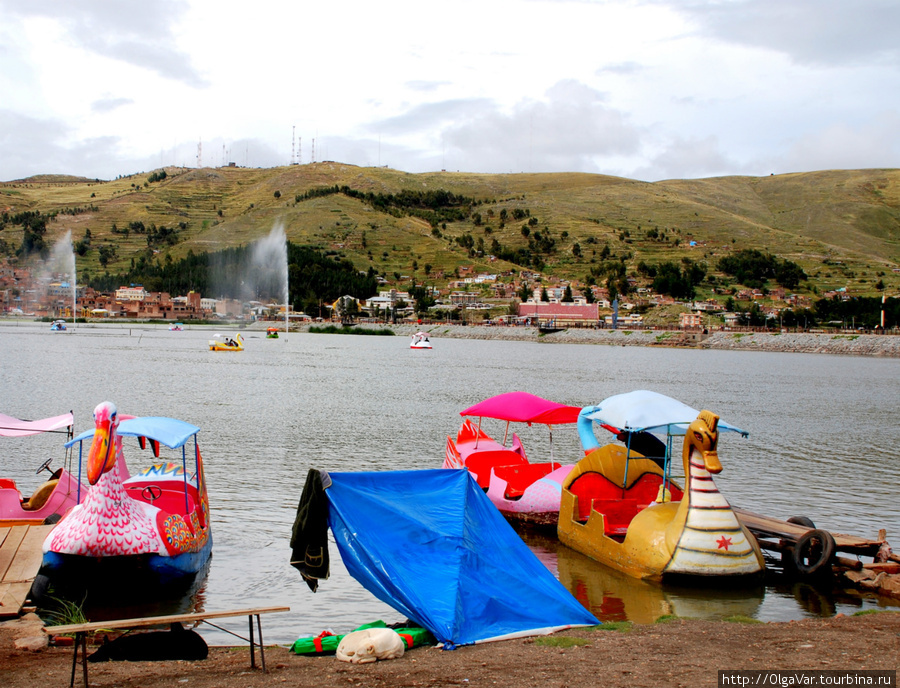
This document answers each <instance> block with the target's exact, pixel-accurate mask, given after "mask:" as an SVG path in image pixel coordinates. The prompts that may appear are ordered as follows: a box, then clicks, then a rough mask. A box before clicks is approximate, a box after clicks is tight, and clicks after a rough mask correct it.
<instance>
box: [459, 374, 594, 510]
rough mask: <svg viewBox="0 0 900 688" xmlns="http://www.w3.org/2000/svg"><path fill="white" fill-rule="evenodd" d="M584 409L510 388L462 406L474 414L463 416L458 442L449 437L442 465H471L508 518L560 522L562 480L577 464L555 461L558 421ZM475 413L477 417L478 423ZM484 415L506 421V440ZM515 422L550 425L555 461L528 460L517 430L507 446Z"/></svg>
mask: <svg viewBox="0 0 900 688" xmlns="http://www.w3.org/2000/svg"><path fill="white" fill-rule="evenodd" d="M580 410H581V409H580V408H578V407H577V406H565V405H563V404H557V403H555V402H553V401H549V400H548V399H543V398H541V397H539V396H535V395H534V394H529V393H528V392H507V393H506V394H499V395H497V396H494V397H490V398H489V399H485V400H484V401H482V402H481V403H478V404H475V405H474V406H471V407H469V408H467V409H466V410H464V411H461V412H460V415H461V416H469V417H467V418H466V419H465V420H464V421H463V423H462V426H461V427H460V429H459V432H458V433H457V435H456V441H455V442H454V441H453V440H452V439H451V438H450V437H447V447H446V455H445V459H444V463H443V466H442V468H465V469H467V470H468V471H469V472H470V473H471V474H472V475H473V476H474V478H475V480H476V481H477V482H478V484H479V485H480V486H481V488H482V489H483V490H485V492H487V496H488V498H489V499H490V500H491V502H492V503H493V504H494V506H496V507H497V509H499V510H500V513H502V514H503V515H504V516H505V517H506V518H507V519H508V520H510V521H514V522H519V523H524V524H531V525H535V526H549V527H555V526H556V523H557V520H558V518H559V504H560V495H561V492H562V483H563V481H564V480H565V478H566V476H568V474H569V471H571V470H572V466H573V464H565V465H564V464H561V463H559V462H557V461H553V426H554V425H561V424H571V423H575V422H576V421H577V420H578V413H579V411H580ZM471 417H476V418H478V423H477V424H476V423H474V422H473V421H472V419H471ZM482 418H494V419H497V420H503V421H506V424H507V425H506V432H505V434H504V439H503V443H500V442H497V441H496V440H494V439H493V438H491V437H490V436H489V435H488V434H487V433H486V432H484V430H482V429H481V420H482ZM510 423H527V424H528V425H532V424H534V423H538V424H541V425H546V426H547V429H548V431H549V432H550V461H547V462H542V463H531V462H529V460H528V457H527V455H526V453H525V448H524V447H523V446H522V442H521V440H520V439H519V436H518V435H517V434H516V433H513V435H512V441H511V446H509V447H507V446H506V441H507V436H508V434H509V424H510Z"/></svg>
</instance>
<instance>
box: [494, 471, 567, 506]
mask: <svg viewBox="0 0 900 688" xmlns="http://www.w3.org/2000/svg"><path fill="white" fill-rule="evenodd" d="M560 465H561V464H558V463H523V464H516V465H513V466H495V467H494V475H496V476H497V477H498V478H500V479H502V480H504V481H506V490H505V491H504V493H503V494H504V496H505V497H506V498H507V499H513V500H514V499H518V498H520V497H521V496H522V495H523V494H525V490H527V489H528V488H529V487H531V486H532V485H534V483H535V482H536V481H538V480H540V479H541V478H543V477H544V476H545V475H547V474H548V473H550V472H552V471H554V470H556V469H557V468H559V467H560Z"/></svg>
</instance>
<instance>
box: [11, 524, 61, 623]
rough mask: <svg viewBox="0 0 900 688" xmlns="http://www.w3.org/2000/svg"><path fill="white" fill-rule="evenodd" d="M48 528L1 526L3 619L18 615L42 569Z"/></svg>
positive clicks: (51, 527) (50, 526) (49, 527)
mask: <svg viewBox="0 0 900 688" xmlns="http://www.w3.org/2000/svg"><path fill="white" fill-rule="evenodd" d="M52 529H53V526H52V525H49V526H44V525H41V526H12V527H0V618H7V617H12V616H18V615H19V613H20V612H21V610H22V606H23V605H24V604H25V600H26V599H27V597H28V593H29V592H31V584H32V582H33V581H34V577H35V576H36V575H37V573H38V570H40V568H41V559H42V558H43V554H42V552H41V545H42V544H43V543H44V539H45V538H46V537H47V534H48V533H49V532H50V531H51V530H52Z"/></svg>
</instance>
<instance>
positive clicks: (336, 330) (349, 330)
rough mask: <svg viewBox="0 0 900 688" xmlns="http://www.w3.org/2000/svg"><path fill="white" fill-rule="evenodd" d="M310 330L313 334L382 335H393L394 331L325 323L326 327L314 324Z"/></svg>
mask: <svg viewBox="0 0 900 688" xmlns="http://www.w3.org/2000/svg"><path fill="white" fill-rule="evenodd" d="M309 331H310V332H311V333H313V334H370V335H376V336H381V337H393V336H394V331H393V330H390V329H387V328H384V327H382V328H378V329H369V328H360V327H352V326H347V325H343V326H341V327H338V326H337V325H325V326H324V327H319V326H317V325H312V326H310V328H309Z"/></svg>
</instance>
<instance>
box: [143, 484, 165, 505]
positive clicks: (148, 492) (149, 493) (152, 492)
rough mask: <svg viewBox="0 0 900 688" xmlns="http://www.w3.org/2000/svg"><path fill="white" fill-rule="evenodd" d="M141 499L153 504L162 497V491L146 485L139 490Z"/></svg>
mask: <svg viewBox="0 0 900 688" xmlns="http://www.w3.org/2000/svg"><path fill="white" fill-rule="evenodd" d="M141 497H143V498H144V499H145V500H147V501H148V502H150V503H151V504H153V502H155V501H156V500H157V499H159V498H160V497H162V489H160V487H159V486H157V485H147V487H145V488H144V489H143V490H141Z"/></svg>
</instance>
